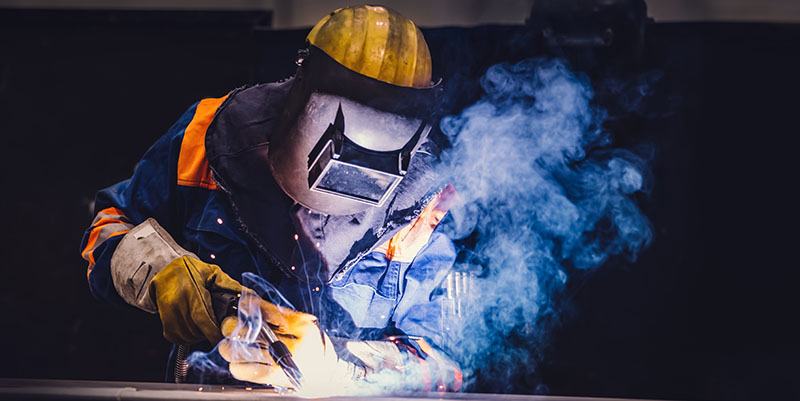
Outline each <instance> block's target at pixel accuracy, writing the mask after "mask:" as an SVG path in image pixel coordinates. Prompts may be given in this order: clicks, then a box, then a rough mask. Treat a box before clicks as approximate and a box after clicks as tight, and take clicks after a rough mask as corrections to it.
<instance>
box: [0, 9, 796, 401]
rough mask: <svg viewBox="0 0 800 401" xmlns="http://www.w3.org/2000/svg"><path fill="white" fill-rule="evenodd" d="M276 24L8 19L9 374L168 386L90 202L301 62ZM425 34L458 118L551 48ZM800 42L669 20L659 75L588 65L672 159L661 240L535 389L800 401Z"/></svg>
mask: <svg viewBox="0 0 800 401" xmlns="http://www.w3.org/2000/svg"><path fill="white" fill-rule="evenodd" d="M269 19H270V18H269V15H268V14H263V13H248V12H243V13H215V12H205V13H185V12H184V13H181V12H159V13H152V12H138V13H133V12H121V11H117V12H102V11H92V12H75V11H73V12H66V11H9V10H0V138H2V148H1V149H2V153H1V154H0V155H1V156H0V160H2V177H3V180H2V182H3V188H4V189H3V196H2V198H3V205H4V208H3V210H4V212H5V216H3V218H2V221H3V230H2V237H0V238H2V255H3V259H2V263H3V268H2V276H0V277H2V278H0V299H2V306H3V308H2V311H3V312H5V313H4V315H5V316H4V319H3V320H4V321H5V323H4V324H3V326H2V327H3V330H2V337H0V340H2V342H1V343H0V344H3V345H4V351H3V353H2V355H3V358H2V359H0V377H31V378H64V379H92V380H152V381H158V380H161V379H162V378H163V372H164V368H165V366H164V364H165V361H166V353H167V350H168V344H167V343H166V342H165V341H164V340H163V339H162V338H161V337H160V330H161V328H160V323H159V322H158V319H157V318H156V317H154V316H149V315H146V314H144V313H137V312H135V311H128V310H117V309H114V308H111V307H108V306H106V305H103V304H101V303H99V302H98V301H95V300H94V299H93V298H92V297H91V294H90V293H89V290H88V286H87V285H86V281H85V280H86V278H85V271H86V263H85V262H84V261H83V260H82V259H81V258H80V256H79V252H80V250H79V243H80V237H81V235H82V233H83V230H84V229H85V228H86V226H87V225H88V224H89V223H90V221H91V218H92V216H91V214H90V203H91V200H92V198H93V196H94V192H95V191H96V190H97V189H99V188H103V187H105V186H108V185H111V184H113V183H115V182H117V181H119V180H122V179H125V178H127V177H128V176H129V175H130V173H131V171H132V169H133V167H134V166H135V164H136V162H137V160H138V159H139V157H141V155H142V154H143V153H144V152H145V150H146V149H147V148H148V147H149V146H150V145H151V144H152V143H153V142H154V141H155V140H156V139H157V138H158V137H159V136H160V135H161V134H163V133H164V132H165V131H166V129H167V128H168V127H169V126H170V125H171V124H172V123H173V122H174V120H175V119H176V118H177V117H178V116H179V115H180V114H181V113H182V112H183V111H184V110H185V109H186V108H187V107H188V106H189V105H191V104H192V103H193V102H195V101H197V100H198V99H201V98H203V97H209V96H213V97H217V96H221V95H224V94H225V93H226V92H227V91H228V90H230V89H232V88H235V87H238V86H241V85H245V84H252V83H256V82H267V81H272V80H277V79H280V78H283V77H286V76H288V75H290V74H291V73H292V72H293V70H294V68H295V65H294V62H293V61H294V55H295V51H296V49H297V48H298V47H300V46H301V45H302V44H303V39H304V36H305V33H306V32H305V30H295V31H269V30H268V29H266V28H268V26H269ZM425 35H426V38H427V39H428V42H429V45H430V48H431V52H432V55H433V58H434V67H435V70H434V75H435V76H443V77H445V79H446V81H445V82H446V85H447V88H448V94H449V95H450V96H449V98H448V102H447V103H446V107H448V108H449V109H450V111H452V112H456V111H457V110H458V109H459V108H461V107H464V106H465V105H468V104H470V102H472V101H474V100H475V99H476V97H477V96H479V87H478V85H477V81H476V79H477V78H478V77H479V76H480V74H481V73H482V72H483V71H484V70H485V69H486V67H488V66H489V65H491V64H493V63H495V62H500V61H515V60H520V59H522V58H524V57H529V56H533V55H541V54H542V50H541V49H540V48H538V47H537V46H536V45H535V44H533V43H531V42H530V41H528V39H529V38H530V36H529V35H528V33H527V31H526V28H525V27H522V26H512V27H500V26H485V27H477V28H449V29H429V30H425ZM797 43H800V26H797V25H777V24H773V25H770V24H710V23H708V24H705V23H697V24H654V25H651V26H650V27H649V29H648V36H647V46H646V52H645V57H644V59H643V61H642V62H641V63H640V64H638V65H637V66H635V67H632V68H627V69H625V70H624V72H623V70H613V69H611V70H609V69H608V68H601V67H598V66H594V67H587V68H588V69H587V71H586V72H587V73H589V75H590V76H591V77H592V78H593V83H594V85H595V87H596V89H597V91H598V98H597V102H598V104H600V105H601V106H603V107H607V108H609V109H610V110H612V111H613V113H612V114H616V115H617V117H618V118H615V119H613V121H610V122H609V129H611V130H612V131H613V132H614V134H615V137H616V140H617V143H618V144H619V145H620V146H623V147H626V148H629V149H633V150H634V151H636V152H638V153H640V154H646V155H649V157H650V158H651V160H652V164H651V167H652V173H653V174H652V185H651V189H650V193H649V195H647V196H641V197H640V199H639V200H640V203H641V206H642V207H643V209H644V210H645V211H646V213H647V214H648V216H649V217H650V218H651V220H652V222H653V225H654V228H655V234H656V236H655V241H654V243H653V245H652V246H651V247H650V249H648V250H647V251H645V252H644V253H643V254H642V255H641V257H640V258H639V260H638V261H637V262H635V263H630V262H628V261H624V260H612V261H610V262H609V264H608V266H606V267H604V268H602V269H599V270H597V271H594V272H588V273H583V274H576V275H574V276H573V277H572V278H571V280H570V281H569V283H568V286H567V290H566V292H565V294H563V295H564V297H563V300H562V301H561V304H562V305H563V309H564V310H563V312H562V314H561V319H560V321H559V322H558V323H556V326H555V328H554V330H553V335H552V346H551V347H549V349H548V350H547V351H546V352H545V355H544V356H543V361H542V364H541V366H540V367H539V370H538V371H537V372H535V373H533V374H528V375H521V376H520V381H519V382H518V383H513V388H514V390H515V391H516V392H522V393H524V392H534V391H539V392H549V393H552V394H566V395H587V396H618V397H647V398H677V399H792V398H797V397H800V385H798V384H797V382H798V381H797V380H796V378H797V377H800V330H798V328H797V327H796V324H795V321H796V320H797V315H798V314H797V312H796V307H797V306H798V305H800V302H798V301H799V300H798V296H797V291H796V290H795V283H796V282H797V278H798V277H799V276H800V275H799V274H798V273H797V269H798V263H797V261H796V260H797V259H796V257H795V252H794V250H795V249H794V247H795V244H794V242H795V241H796V239H797V237H798V236H797V234H796V229H795V225H796V223H797V219H796V215H795V213H794V210H793V206H794V205H796V204H797V198H796V196H795V195H794V191H793V189H794V188H793V187H794V186H795V185H796V183H797V179H796V177H795V172H796V171H797V168H796V167H795V160H796V154H797V152H796V147H795V144H796V143H797V141H796V140H795V136H796V135H798V124H797V121H798V109H800V108H799V107H798V105H799V104H800V102H798V101H797V93H800V91H799V90H800V84H799V83H800V79H799V78H798V77H797V74H798V71H800V52H798V46H797ZM659 76H660V77H661V78H660V79H655V78H658V77H659ZM654 77H655V78H654ZM637 79H639V80H643V82H646V83H648V84H647V85H646V91H647V92H648V93H649V96H648V97H647V98H646V99H645V100H644V101H643V102H642V103H641V104H640V105H639V106H638V107H636V108H633V109H631V110H629V111H624V109H625V107H624V104H623V103H624V99H627V97H626V96H629V95H630V93H629V91H630V90H635V89H630V88H628V89H624V87H625V85H622V86H620V85H619V84H618V83H619V82H626V80H627V82H631V80H634V81H635V80H637ZM620 87H623V89H622V92H620V89H619V88H620ZM480 383H481V387H480V388H479V390H483V391H495V390H496V389H497V388H499V386H497V384H493V383H492V382H491V378H483V380H481V381H480Z"/></svg>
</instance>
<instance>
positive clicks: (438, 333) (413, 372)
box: [389, 232, 462, 391]
mask: <svg viewBox="0 0 800 401" xmlns="http://www.w3.org/2000/svg"><path fill="white" fill-rule="evenodd" d="M455 258H456V252H455V247H454V245H453V243H452V241H451V240H450V239H449V238H447V236H445V235H444V234H442V233H439V232H434V233H432V234H431V236H430V238H429V239H428V243H427V244H426V245H425V247H423V248H422V249H421V250H420V251H419V253H417V254H416V256H415V257H414V259H413V261H412V262H411V264H410V265H409V267H408V268H407V269H405V270H403V273H402V276H401V279H400V282H401V283H402V289H401V291H402V296H401V298H400V301H399V302H398V304H397V306H396V307H395V310H394V313H393V315H392V320H393V321H394V327H395V328H396V329H398V330H399V331H400V332H401V333H404V334H407V335H408V337H403V336H394V337H389V339H393V341H394V342H395V344H396V345H397V346H398V348H399V349H400V350H401V351H402V353H403V354H404V358H405V360H406V361H407V363H406V365H407V366H409V367H410V368H408V372H409V373H408V376H409V379H408V381H409V382H413V383H415V384H416V386H417V388H418V389H422V390H433V391H441V390H447V391H456V390H458V389H459V388H460V387H461V383H462V375H461V370H460V368H459V366H458V364H457V363H456V362H454V360H453V358H452V357H451V356H448V354H449V353H450V352H452V350H454V349H456V348H457V346H458V344H459V342H460V339H459V338H457V336H458V333H459V332H458V330H456V327H455V325H454V324H453V323H454V321H453V319H455V317H454V316H450V315H448V312H445V311H447V310H448V309H447V308H445V307H443V304H442V303H443V302H444V295H443V294H442V292H441V291H440V286H441V285H442V283H443V282H444V281H445V277H446V276H447V274H448V273H449V272H450V271H451V269H452V267H453V264H454V263H455Z"/></svg>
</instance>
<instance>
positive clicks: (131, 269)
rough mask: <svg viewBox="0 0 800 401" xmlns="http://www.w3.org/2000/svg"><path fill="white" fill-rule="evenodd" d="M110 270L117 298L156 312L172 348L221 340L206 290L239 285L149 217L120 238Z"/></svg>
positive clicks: (236, 288) (234, 290)
mask: <svg viewBox="0 0 800 401" xmlns="http://www.w3.org/2000/svg"><path fill="white" fill-rule="evenodd" d="M110 269H111V276H112V278H113V281H114V287H115V288H116V290H117V293H118V294H119V295H120V296H121V297H122V299H124V300H125V301H126V302H127V303H129V304H131V305H133V306H136V307H138V308H139V309H142V310H144V311H147V312H150V313H158V315H159V317H160V318H161V323H162V326H163V328H164V337H165V338H166V339H167V340H169V341H170V342H172V343H175V344H194V343H198V342H201V341H203V340H208V341H209V342H210V343H211V344H216V343H218V342H219V341H220V340H222V334H221V332H220V329H219V326H218V325H217V319H216V317H215V315H214V310H213V307H212V304H211V292H212V291H222V292H230V293H238V292H240V291H241V285H240V284H239V283H238V282H236V281H235V280H233V279H232V278H230V277H229V276H228V275H227V274H225V273H224V272H222V270H221V269H220V268H219V266H216V265H211V264H208V263H205V262H203V261H201V260H199V259H198V258H197V256H195V255H194V254H192V253H191V252H189V251H187V250H185V249H183V248H181V247H180V246H179V245H178V244H177V243H175V241H174V240H173V239H172V237H171V236H170V235H169V233H167V232H166V230H164V229H163V228H162V227H161V226H160V225H159V224H158V223H157V222H156V221H155V220H154V219H147V220H145V221H144V222H143V223H142V224H140V225H138V226H136V227H134V228H133V229H131V230H130V232H128V233H127V234H125V236H124V237H123V238H122V241H120V243H119V244H118V245H117V248H116V250H115V251H114V255H113V256H112V258H111V263H110Z"/></svg>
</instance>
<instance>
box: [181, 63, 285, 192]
mask: <svg viewBox="0 0 800 401" xmlns="http://www.w3.org/2000/svg"><path fill="white" fill-rule="evenodd" d="M290 84H291V79H290V80H286V81H282V82H277V83H269V84H261V85H255V86H250V87H243V88H238V89H235V90H233V91H231V92H229V93H228V94H227V95H225V96H222V97H218V98H206V99H203V100H201V101H199V102H197V103H195V104H194V105H193V106H192V107H191V108H189V110H187V112H186V113H185V114H184V115H183V116H182V117H181V118H180V120H179V121H178V122H177V123H176V124H175V125H174V126H173V127H172V128H171V130H170V131H171V132H170V134H168V135H167V136H168V137H171V139H172V141H173V142H178V143H179V150H178V152H179V154H178V161H177V183H178V185H180V186H185V187H200V188H207V189H217V185H216V183H215V182H214V180H213V179H212V178H211V170H210V168H209V163H208V160H209V159H211V158H213V157H214V156H216V155H220V154H231V153H236V152H238V151H240V150H241V149H244V148H247V147H249V146H253V145H254V144H257V143H261V142H264V141H265V140H266V139H265V138H264V137H265V136H266V135H268V133H269V132H271V129H272V127H273V126H274V124H275V122H276V121H277V118H278V116H279V115H280V113H281V111H282V109H283V104H284V102H285V97H286V94H287V93H288V88H289V87H290V86H291V85H290Z"/></svg>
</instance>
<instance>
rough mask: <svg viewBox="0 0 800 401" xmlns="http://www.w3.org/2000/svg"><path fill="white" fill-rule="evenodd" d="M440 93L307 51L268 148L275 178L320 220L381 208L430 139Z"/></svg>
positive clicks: (314, 50) (311, 49)
mask: <svg viewBox="0 0 800 401" xmlns="http://www.w3.org/2000/svg"><path fill="white" fill-rule="evenodd" d="M441 92H442V88H441V85H438V84H437V85H434V86H431V87H428V88H413V87H406V86H398V85H393V84H390V83H387V82H383V81H379V80H377V79H374V78H370V77H367V76H366V75H362V74H359V73H357V72H355V71H353V70H350V69H349V68H347V67H345V66H343V65H341V64H339V63H338V62H336V60H334V59H332V58H331V57H330V56H328V55H327V54H326V53H325V52H323V51H322V50H320V49H318V48H316V47H314V46H310V47H309V49H308V51H307V52H303V53H302V54H301V60H300V68H299V69H298V73H297V75H296V77H295V80H294V83H293V86H292V89H291V91H290V94H289V98H288V101H287V106H286V109H285V110H284V113H283V115H282V117H281V118H282V120H281V123H280V124H279V127H280V128H279V129H278V133H277V135H276V136H274V137H273V138H272V140H271V142H270V151H269V157H270V166H271V168H272V172H273V176H274V177H275V179H276V181H277V182H278V184H279V185H280V186H281V188H282V189H283V190H284V192H286V194H287V195H289V196H290V197H291V198H292V199H294V200H295V201H297V202H298V203H300V204H301V205H303V206H305V207H307V208H309V209H312V210H315V211H317V212H320V213H324V214H333V215H346V214H353V213H358V212H360V211H362V210H364V209H366V208H368V207H371V206H372V207H380V206H382V205H383V204H384V203H385V202H386V201H387V200H388V199H390V198H391V196H392V194H393V192H394V191H395V189H396V188H397V186H398V184H399V183H400V182H401V180H402V179H403V177H404V175H405V174H406V172H407V171H408V168H409V164H410V163H411V160H412V159H413V157H414V154H415V153H416V151H417V149H418V147H419V145H420V144H421V143H422V142H423V141H424V140H425V138H426V137H427V135H428V133H429V132H430V130H431V124H432V119H433V117H432V113H431V111H432V110H434V109H435V108H436V105H437V103H438V101H439V97H440V94H441Z"/></svg>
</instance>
